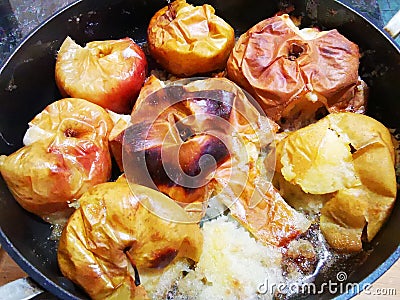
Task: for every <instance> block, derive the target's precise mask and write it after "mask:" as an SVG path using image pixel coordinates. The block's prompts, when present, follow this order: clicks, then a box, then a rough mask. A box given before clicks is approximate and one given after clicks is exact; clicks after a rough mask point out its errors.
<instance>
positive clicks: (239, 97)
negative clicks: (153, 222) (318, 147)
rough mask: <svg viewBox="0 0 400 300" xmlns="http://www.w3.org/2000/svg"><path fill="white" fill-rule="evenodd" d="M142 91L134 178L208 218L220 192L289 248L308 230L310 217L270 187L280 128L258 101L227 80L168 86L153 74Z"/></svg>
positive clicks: (128, 156)
mask: <svg viewBox="0 0 400 300" xmlns="http://www.w3.org/2000/svg"><path fill="white" fill-rule="evenodd" d="M150 90H152V91H153V92H152V93H151V92H150ZM142 92H143V93H144V95H147V97H142V96H141V95H142ZM142 92H141V95H140V96H139V98H138V101H137V102H136V104H135V107H134V109H133V111H132V119H131V125H130V126H129V128H128V129H126V130H125V134H124V143H123V155H122V157H123V165H124V171H125V174H126V176H127V178H128V181H129V182H132V183H135V184H138V183H139V184H143V185H146V186H148V187H151V188H153V189H156V190H160V191H161V192H163V193H165V194H167V195H169V196H170V197H171V198H172V199H174V200H175V201H177V202H178V203H179V204H180V205H181V206H182V207H184V208H185V210H186V211H188V212H190V213H191V214H192V215H193V216H195V215H196V214H197V215H200V217H203V216H204V213H205V211H206V207H207V205H208V200H209V199H210V197H211V196H214V195H218V196H217V197H218V200H220V203H223V204H225V205H226V206H227V207H228V208H229V209H230V211H231V214H232V216H233V217H235V218H236V219H237V220H238V221H240V222H241V223H242V224H243V225H244V226H245V227H246V228H247V229H248V230H249V231H250V232H251V233H252V234H253V235H254V236H255V237H256V238H257V239H259V240H260V241H262V242H263V243H265V244H274V245H283V244H285V243H286V242H288V241H290V240H291V239H293V238H295V237H296V236H298V235H299V234H300V233H302V232H304V231H306V230H307V228H308V227H309V225H310V222H309V221H308V220H307V219H306V218H305V217H304V216H303V215H302V214H300V213H298V212H296V211H295V210H294V209H292V208H291V207H290V206H289V205H287V204H286V203H285V202H284V201H283V199H282V198H281V197H280V196H279V194H278V193H277V192H276V190H273V189H272V186H271V185H270V184H269V179H270V177H272V175H271V176H269V173H268V171H267V169H266V168H264V167H263V165H264V163H263V157H265V153H266V151H267V150H266V149H267V147H268V146H270V144H271V141H272V140H273V135H274V132H276V131H277V129H278V128H277V126H276V124H275V123H274V122H272V121H270V120H269V119H268V118H266V117H265V116H263V115H262V114H261V113H260V111H259V110H257V108H256V107H255V106H253V105H252V101H254V99H253V100H252V99H251V98H248V96H246V94H245V93H244V92H243V90H242V89H240V88H239V87H238V86H236V85H235V84H234V83H233V82H231V81H229V80H227V79H226V78H207V79H191V80H186V79H185V80H180V81H175V82H172V83H171V84H169V85H165V84H163V83H162V82H160V81H159V80H157V79H156V78H154V77H153V78H151V79H150V80H149V81H148V82H147V83H146V84H145V86H144V88H143V89H142ZM260 110H261V109H260ZM154 213H156V214H157V213H158V212H157V211H155V212H154ZM207 217H214V216H210V215H207Z"/></svg>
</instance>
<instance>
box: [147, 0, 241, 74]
mask: <svg viewBox="0 0 400 300" xmlns="http://www.w3.org/2000/svg"><path fill="white" fill-rule="evenodd" d="M147 38H148V44H149V50H150V54H151V55H152V56H153V57H154V58H155V59H156V60H157V62H158V63H159V64H160V65H161V66H162V67H163V68H164V69H166V70H167V71H168V72H170V73H172V74H175V75H179V76H191V75H194V74H199V73H207V72H211V71H215V70H222V69H224V68H225V64H226V61H227V59H228V56H229V53H230V52H231V50H232V48H233V46H234V44H235V35H234V31H233V28H232V27H231V26H230V25H229V24H227V23H226V22H225V21H224V20H223V19H221V18H220V17H218V16H216V15H215V10H214V8H213V7H212V6H210V5H208V4H204V5H202V6H192V5H190V4H188V3H186V1H185V0H176V1H174V2H172V3H171V4H169V5H168V6H166V7H164V8H162V9H161V10H159V11H158V12H157V13H156V14H155V15H154V16H153V17H152V19H151V20H150V24H149V27H148V29H147Z"/></svg>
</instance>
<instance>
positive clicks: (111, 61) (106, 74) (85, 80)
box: [55, 37, 147, 113]
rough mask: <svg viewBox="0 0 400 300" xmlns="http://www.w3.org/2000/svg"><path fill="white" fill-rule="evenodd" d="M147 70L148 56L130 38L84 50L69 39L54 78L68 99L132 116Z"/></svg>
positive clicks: (101, 43) (94, 45) (107, 41)
mask: <svg viewBox="0 0 400 300" xmlns="http://www.w3.org/2000/svg"><path fill="white" fill-rule="evenodd" d="M146 71H147V60H146V56H145V54H144V52H143V51H142V49H141V48H140V46H138V45H137V44H136V43H135V42H134V41H133V40H132V39H130V38H124V39H120V40H106V41H93V42H90V43H87V44H86V46H85V47H81V46H80V45H78V44H77V43H75V42H74V41H73V40H72V39H71V38H70V37H67V38H66V39H65V40H64V42H63V44H62V45H61V48H60V50H59V52H58V55H57V61H56V68H55V78H56V83H57V86H58V88H59V90H60V92H61V94H62V95H63V96H65V97H66V96H70V97H76V98H82V99H86V100H88V101H91V102H93V103H96V104H98V105H100V106H102V107H103V108H107V109H110V110H112V111H114V112H117V113H130V111H131V109H132V105H133V103H134V101H135V100H136V97H137V96H138V94H139V91H140V89H141V87H142V85H143V83H144V80H145V79H146Z"/></svg>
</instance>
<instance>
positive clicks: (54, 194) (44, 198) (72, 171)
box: [0, 98, 112, 223]
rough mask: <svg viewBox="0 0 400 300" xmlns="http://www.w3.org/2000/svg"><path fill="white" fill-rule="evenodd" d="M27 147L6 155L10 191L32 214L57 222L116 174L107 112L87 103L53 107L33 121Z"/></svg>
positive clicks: (3, 167) (1, 167) (0, 163)
mask: <svg viewBox="0 0 400 300" xmlns="http://www.w3.org/2000/svg"><path fill="white" fill-rule="evenodd" d="M29 126H30V127H29V129H28V131H27V132H26V134H25V137H24V143H25V144H26V145H25V146H24V147H22V148H21V149H19V150H17V151H16V152H14V153H12V154H11V155H9V156H5V155H2V156H0V171H1V175H2V176H3V178H4V180H5V181H6V183H7V185H8V188H9V189H10V191H11V193H12V194H13V195H14V197H15V199H16V200H17V201H18V202H19V204H20V205H21V206H22V207H23V208H25V209H26V210H28V211H30V212H32V213H34V214H36V215H38V216H40V217H42V218H43V219H45V220H46V221H49V222H51V223H57V222H58V221H61V220H60V219H62V218H63V217H66V216H69V214H70V213H71V211H72V210H71V209H70V208H69V204H71V203H72V202H74V201H75V200H76V199H78V198H79V197H80V196H81V195H82V194H83V193H84V192H85V191H86V190H87V189H88V188H89V187H91V186H93V185H95V184H98V183H102V182H105V181H107V180H108V179H109V177H110V174H111V158H110V153H109V149H108V134H109V132H110V130H111V128H112V121H111V119H110V117H109V115H108V113H107V111H106V110H104V109H103V108H101V107H100V106H98V105H96V104H93V103H91V102H88V101H86V100H82V99H76V98H66V99H62V100H59V101H56V102H54V103H52V104H50V105H49V106H47V107H46V108H45V109H44V110H43V111H42V112H41V113H39V114H38V115H37V116H36V117H35V118H34V119H33V120H32V121H31V122H30V123H29Z"/></svg>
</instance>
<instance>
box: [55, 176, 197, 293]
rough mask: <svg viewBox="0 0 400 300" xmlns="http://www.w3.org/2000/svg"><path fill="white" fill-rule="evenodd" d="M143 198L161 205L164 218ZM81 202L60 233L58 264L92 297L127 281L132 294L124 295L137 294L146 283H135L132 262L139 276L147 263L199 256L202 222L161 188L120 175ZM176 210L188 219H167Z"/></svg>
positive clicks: (153, 265) (150, 265)
mask: <svg viewBox="0 0 400 300" xmlns="http://www.w3.org/2000/svg"><path fill="white" fill-rule="evenodd" d="M142 203H146V205H150V206H160V207H163V209H162V210H163V212H164V215H163V218H161V217H159V216H157V215H155V214H154V213H152V212H151V211H149V210H148V209H147V208H145V207H144V206H143V205H142ZM79 204H80V207H79V208H78V209H77V211H75V213H74V214H73V215H72V216H71V218H70V219H69V221H68V224H67V226H66V227H65V229H64V231H63V234H62V236H61V239H60V244H59V248H58V263H59V266H60V269H61V272H62V273H63V274H64V276H66V277H67V278H69V279H71V280H72V281H73V282H75V283H76V284H78V285H80V286H81V287H83V288H84V290H85V291H86V292H87V293H88V294H89V295H90V297H91V298H92V299H104V298H107V297H109V296H111V295H112V294H113V293H115V292H117V293H118V289H119V288H120V287H121V286H124V285H125V286H128V287H130V296H129V297H128V298H124V299H136V298H137V297H135V294H136V291H137V290H138V289H143V287H142V286H136V285H135V283H134V282H135V278H134V275H133V267H136V268H137V270H138V272H139V275H140V273H141V272H142V271H143V270H146V269H149V268H150V269H153V268H156V269H162V268H164V267H166V266H167V265H168V264H169V263H170V262H171V261H172V260H173V259H174V258H175V257H187V258H190V259H192V260H193V261H198V259H199V257H200V254H201V251H202V246H203V236H202V233H201V230H200V227H199V225H198V224H197V223H191V221H190V219H189V217H188V216H187V214H186V212H185V211H184V210H183V209H182V208H181V207H180V206H179V205H178V204H176V203H175V202H174V201H173V200H172V199H170V198H168V197H167V196H165V195H164V194H162V193H160V192H157V191H155V190H152V189H149V188H146V187H144V186H138V185H128V183H127V181H126V180H125V179H122V178H120V179H118V180H117V181H116V182H107V183H104V184H99V185H97V186H95V187H94V188H92V189H90V190H89V191H88V192H86V193H85V194H83V195H82V197H81V198H80V199H79ZM176 215H178V216H181V217H180V219H181V220H182V221H183V220H184V219H185V216H186V217H187V222H181V223H178V222H174V221H169V219H171V218H174V217H175V216H176ZM143 297H144V295H143ZM140 299H145V298H140Z"/></svg>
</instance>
